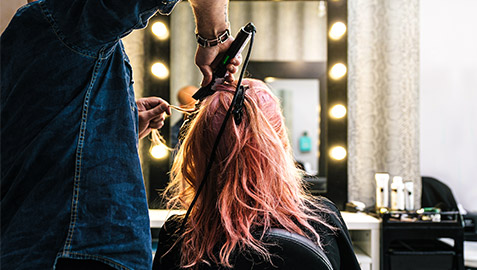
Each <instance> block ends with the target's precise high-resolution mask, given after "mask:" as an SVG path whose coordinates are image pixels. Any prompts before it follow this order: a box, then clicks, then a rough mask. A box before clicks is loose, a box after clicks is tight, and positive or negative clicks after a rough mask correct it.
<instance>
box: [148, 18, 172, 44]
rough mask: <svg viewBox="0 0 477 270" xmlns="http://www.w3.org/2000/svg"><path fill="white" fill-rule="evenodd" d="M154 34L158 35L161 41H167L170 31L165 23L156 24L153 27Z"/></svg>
mask: <svg viewBox="0 0 477 270" xmlns="http://www.w3.org/2000/svg"><path fill="white" fill-rule="evenodd" d="M151 30H152V33H153V34H154V35H156V37H157V38H159V39H160V40H164V39H167V38H168V37H169V30H168V29H167V26H166V25H165V24H164V23H163V22H155V23H154V24H153V25H152V27H151Z"/></svg>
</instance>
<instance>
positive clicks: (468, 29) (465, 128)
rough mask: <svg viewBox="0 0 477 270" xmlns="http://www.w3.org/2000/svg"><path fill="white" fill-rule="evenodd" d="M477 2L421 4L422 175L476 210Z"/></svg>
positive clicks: (435, 0) (425, 0)
mask: <svg viewBox="0 0 477 270" xmlns="http://www.w3.org/2000/svg"><path fill="white" fill-rule="evenodd" d="M476 10H477V1H475V0H454V1H448V0H421V8H420V19H421V40H420V42H421V49H420V54H421V68H420V75H421V78H420V88H421V89H420V94H421V96H420V102H421V109H420V110H421V111H420V117H421V119H420V120H421V130H420V132H421V134H420V136H421V140H420V141H421V146H420V148H421V149H420V151H421V152H420V155H421V158H420V159H421V174H422V175H427V176H433V177H435V178H437V179H439V180H441V181H442V182H444V183H446V184H447V185H449V186H450V188H451V189H452V191H453V193H454V196H455V197H456V200H457V201H458V202H459V203H461V204H462V205H463V206H464V208H466V209H467V210H472V211H477V30H476V27H477V16H476V14H475V11H476Z"/></svg>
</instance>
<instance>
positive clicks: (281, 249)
mask: <svg viewBox="0 0 477 270" xmlns="http://www.w3.org/2000/svg"><path fill="white" fill-rule="evenodd" d="M263 241H265V243H266V244H267V245H266V246H267V248H268V250H269V252H270V254H272V263H271V264H270V263H265V262H262V261H260V260H259V259H258V258H257V256H253V255H252V256H251V255H250V254H239V255H238V256H237V260H236V263H235V267H234V269H238V270H265V269H290V270H292V269H301V270H307V269H314V270H321V269H324V270H333V267H332V265H331V262H330V261H329V259H328V257H327V256H326V254H325V252H324V251H323V250H322V249H321V248H320V247H319V246H318V245H316V244H315V243H313V241H311V240H310V239H308V238H306V237H304V236H302V235H299V234H297V233H291V232H288V231H286V230H284V229H277V228H273V229H271V230H269V231H268V232H267V233H266V234H265V236H264V239H263Z"/></svg>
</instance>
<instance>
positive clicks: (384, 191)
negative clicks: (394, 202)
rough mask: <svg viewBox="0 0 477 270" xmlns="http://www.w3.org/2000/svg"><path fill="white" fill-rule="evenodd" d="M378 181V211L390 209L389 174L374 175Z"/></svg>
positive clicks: (379, 173)
mask: <svg viewBox="0 0 477 270" xmlns="http://www.w3.org/2000/svg"><path fill="white" fill-rule="evenodd" d="M374 178H375V179H376V210H377V211H378V212H379V211H380V210H381V209H387V208H389V174H388V173H384V172H378V173H376V174H375V175H374Z"/></svg>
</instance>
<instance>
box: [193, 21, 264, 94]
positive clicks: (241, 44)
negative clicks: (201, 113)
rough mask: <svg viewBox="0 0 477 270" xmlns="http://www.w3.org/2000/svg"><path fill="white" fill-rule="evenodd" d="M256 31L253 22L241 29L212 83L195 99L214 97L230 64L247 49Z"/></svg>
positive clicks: (220, 63)
mask: <svg viewBox="0 0 477 270" xmlns="http://www.w3.org/2000/svg"><path fill="white" fill-rule="evenodd" d="M255 31H256V29H255V26H254V25H253V23H251V22H250V23H248V24H247V25H245V26H244V27H242V28H241V29H240V31H239V32H238V34H237V36H236V37H235V39H234V41H233V42H232V44H231V45H230V47H229V49H228V50H227V52H226V53H225V55H224V56H223V57H222V59H221V60H220V62H219V64H218V66H217V67H216V68H215V70H214V73H213V75H212V81H211V82H210V83H209V84H208V85H206V86H204V87H201V88H200V89H199V90H197V92H196V93H195V94H194V95H193V96H192V97H193V98H194V99H196V100H201V99H203V98H205V97H207V96H210V95H212V94H213V93H214V91H215V87H216V86H217V85H220V84H222V83H223V82H224V81H225V78H226V77H227V76H228V74H227V69H226V67H227V65H228V64H229V63H230V60H232V59H233V58H235V57H237V55H239V54H240V53H242V50H243V49H244V48H245V45H247V42H248V41H249V40H250V37H251V36H252V32H255Z"/></svg>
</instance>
